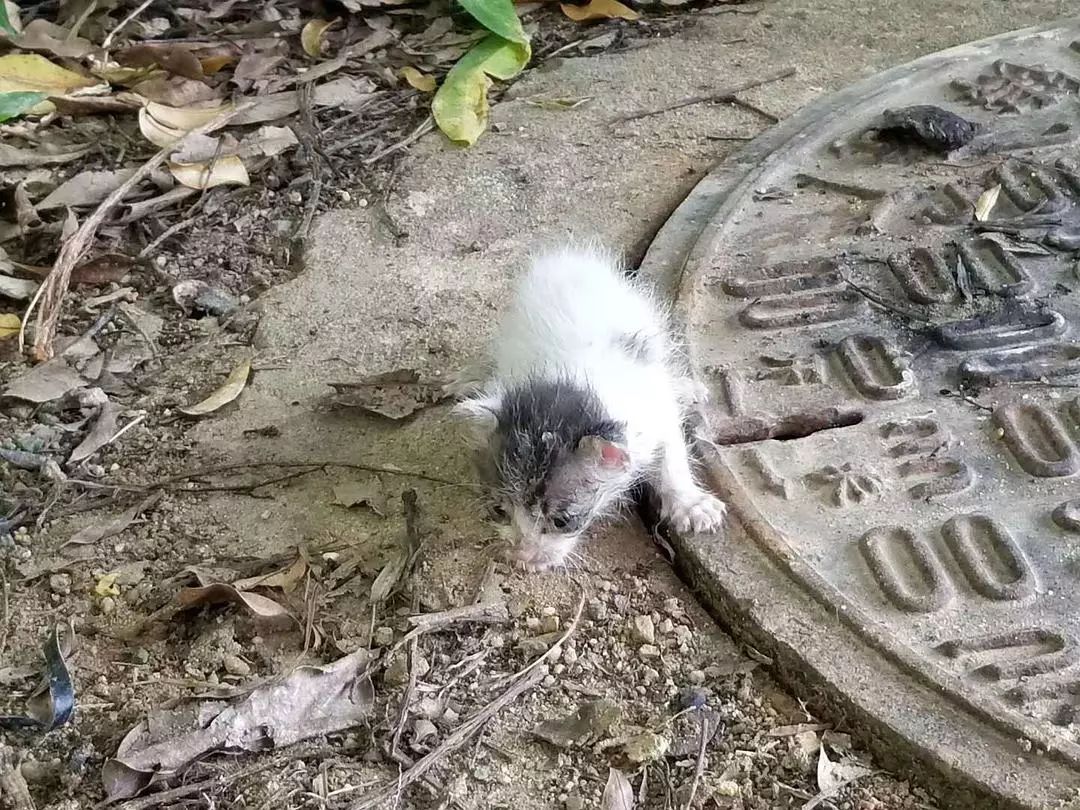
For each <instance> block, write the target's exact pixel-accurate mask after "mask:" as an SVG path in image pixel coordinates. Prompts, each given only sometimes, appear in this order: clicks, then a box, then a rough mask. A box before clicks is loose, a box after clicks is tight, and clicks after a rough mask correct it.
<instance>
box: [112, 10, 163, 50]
mask: <svg viewBox="0 0 1080 810" xmlns="http://www.w3.org/2000/svg"><path fill="white" fill-rule="evenodd" d="M153 2H154V0H143V2H142V3H140V4H139V6H138V8H136V9H135V10H134V11H133V12H131V13H130V14H128V15H127V16H126V17H124V19H122V20H121V21H120V24H119V25H118V26H116V28H114V29H113V30H112V31H110V32H109V33H108V35H107V36H106V37H105V39H103V40H102V42H101V48H102V50H105V51H107V50H109V46H110V45H112V41H113V39H115V37H116V35H117V34H119V33H120V32H121V31H122V30H123V29H124V28H126V27H127V26H128V25H130V24H131V23H132V22H133V21H134V20H135V18H136V17H138V16H139V15H140V14H142V13H143V12H144V11H146V9H147V8H149V6H150V4H151V3H153Z"/></svg>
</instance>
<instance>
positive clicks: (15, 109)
mask: <svg viewBox="0 0 1080 810" xmlns="http://www.w3.org/2000/svg"><path fill="white" fill-rule="evenodd" d="M46 98H48V96H46V95H45V94H44V93H28V92H26V91H21V92H17V93H0V122H2V121H7V120H8V119H9V118H15V117H16V116H18V115H22V114H23V113H24V112H27V111H28V110H30V109H32V108H33V107H36V106H37V105H38V104H40V103H41V102H43V101H44V100H45V99H46Z"/></svg>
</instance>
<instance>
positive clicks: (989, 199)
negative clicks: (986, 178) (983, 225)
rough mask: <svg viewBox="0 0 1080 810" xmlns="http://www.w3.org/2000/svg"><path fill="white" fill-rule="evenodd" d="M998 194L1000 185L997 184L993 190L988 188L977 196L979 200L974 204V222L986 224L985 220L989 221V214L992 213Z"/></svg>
mask: <svg viewBox="0 0 1080 810" xmlns="http://www.w3.org/2000/svg"><path fill="white" fill-rule="evenodd" d="M999 194H1001V183H998V184H997V185H996V186H994V187H993V188H988V189H987V190H986V191H984V192H983V193H982V194H980V195H979V199H978V201H977V202H976V203H975V219H976V220H978V221H979V222H986V220H988V219H990V214H991V213H992V212H993V210H994V206H995V205H997V201H998V195H999Z"/></svg>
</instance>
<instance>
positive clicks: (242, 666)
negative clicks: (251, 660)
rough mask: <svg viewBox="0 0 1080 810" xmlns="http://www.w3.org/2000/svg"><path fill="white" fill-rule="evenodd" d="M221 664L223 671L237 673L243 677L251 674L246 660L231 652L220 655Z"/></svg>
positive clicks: (231, 673)
mask: <svg viewBox="0 0 1080 810" xmlns="http://www.w3.org/2000/svg"><path fill="white" fill-rule="evenodd" d="M221 665H222V666H223V667H225V671H226V672H228V673H229V674H230V675H239V676H241V677H243V676H245V675H250V674H251V667H250V666H248V663H247V661H245V660H244V659H243V658H241V657H240V656H238V655H233V654H232V653H225V654H224V655H223V656H221Z"/></svg>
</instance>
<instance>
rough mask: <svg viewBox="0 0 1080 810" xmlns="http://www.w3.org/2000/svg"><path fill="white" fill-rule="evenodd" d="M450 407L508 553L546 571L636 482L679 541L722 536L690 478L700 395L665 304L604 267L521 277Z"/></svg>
mask: <svg viewBox="0 0 1080 810" xmlns="http://www.w3.org/2000/svg"><path fill="white" fill-rule="evenodd" d="M453 391H454V392H455V393H457V394H458V395H459V396H467V397H468V398H466V399H464V400H463V401H462V402H460V403H459V404H458V405H457V406H456V408H455V412H456V413H457V414H459V415H461V416H463V417H465V418H467V419H468V420H469V421H470V422H471V423H472V425H473V427H474V429H475V435H476V437H477V439H478V442H479V449H480V451H481V458H482V459H483V460H484V461H485V462H486V464H485V466H486V467H487V468H488V471H489V474H490V477H491V479H492V483H493V485H494V487H495V490H496V493H497V494H498V495H499V497H500V499H501V502H502V506H503V508H504V509H505V511H506V513H507V514H508V515H509V517H510V520H511V530H512V531H511V533H512V541H513V547H512V550H511V557H512V558H513V559H514V560H515V561H516V562H518V563H520V564H522V565H524V566H525V567H527V568H529V569H532V570H541V569H545V568H550V567H553V566H557V565H559V564H560V563H562V562H563V561H564V560H565V558H566V556H567V555H568V554H569V553H570V552H571V551H572V550H573V548H574V546H575V545H576V544H577V542H578V540H579V539H580V538H581V536H582V534H583V533H584V532H585V530H586V529H587V528H588V527H589V526H590V525H591V524H592V523H594V522H595V521H596V520H597V519H599V518H602V517H604V516H606V515H608V514H610V513H612V512H613V511H615V509H616V508H617V507H618V506H619V505H620V504H621V503H622V502H623V501H624V500H625V499H626V497H627V496H628V494H629V492H630V491H631V490H632V489H633V488H634V487H635V486H636V485H637V484H639V483H642V482H645V483H647V484H649V485H651V486H652V487H654V488H655V490H656V491H657V492H658V493H659V495H660V499H661V504H662V516H663V517H664V518H665V519H667V520H668V521H669V522H670V523H671V525H672V526H673V527H674V528H675V530H676V531H679V532H689V531H694V532H710V531H716V530H717V529H719V528H720V526H721V523H722V521H723V517H724V504H723V502H721V501H720V500H719V499H717V498H716V497H715V496H713V495H712V494H710V493H709V492H706V491H705V490H704V489H702V488H701V487H700V486H699V485H698V484H697V483H696V482H695V480H694V477H693V475H692V473H691V469H690V460H689V456H688V452H687V447H686V441H685V438H684V435H683V419H684V415H685V409H686V407H687V406H688V404H689V402H690V401H691V400H692V399H693V398H694V397H695V396H696V395H697V393H698V391H699V388H698V386H696V385H695V384H694V382H693V381H692V380H691V379H690V378H689V376H688V375H687V374H686V373H684V372H683V371H682V370H681V369H680V368H679V363H678V362H677V358H676V354H675V352H674V348H673V343H672V340H671V338H670V336H669V332H668V325H667V322H666V318H665V316H664V314H663V311H662V309H661V308H660V307H659V306H658V305H657V304H656V302H655V301H654V300H653V298H652V296H651V295H650V294H649V293H648V292H647V291H646V290H645V289H644V288H643V287H642V286H641V285H640V284H638V283H636V282H634V281H631V280H630V279H628V278H626V277H625V276H624V275H623V274H622V273H621V272H620V271H619V267H618V265H617V263H616V262H615V261H614V259H613V258H612V257H611V256H610V255H608V254H606V253H605V252H603V251H601V250H599V249H596V248H583V249H579V248H565V249H563V250H560V251H556V252H553V253H549V254H547V255H544V256H542V257H540V258H539V259H537V260H536V261H535V262H534V263H533V265H532V267H531V269H530V270H529V272H528V273H527V274H526V275H525V277H524V279H523V280H522V281H521V284H520V286H519V287H518V289H517V292H516V295H515V296H514V299H513V302H512V303H511V305H510V307H509V309H508V310H507V311H506V313H505V314H504V316H503V318H502V321H501V324H500V328H499V330H498V333H497V335H496V337H495V340H494V342H493V348H492V353H491V358H490V360H489V361H488V362H487V363H485V364H483V365H482V366H480V367H477V368H475V369H473V370H472V371H471V372H468V373H466V374H465V375H463V376H462V378H460V379H459V380H458V382H457V383H456V384H455V385H454V386H453Z"/></svg>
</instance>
